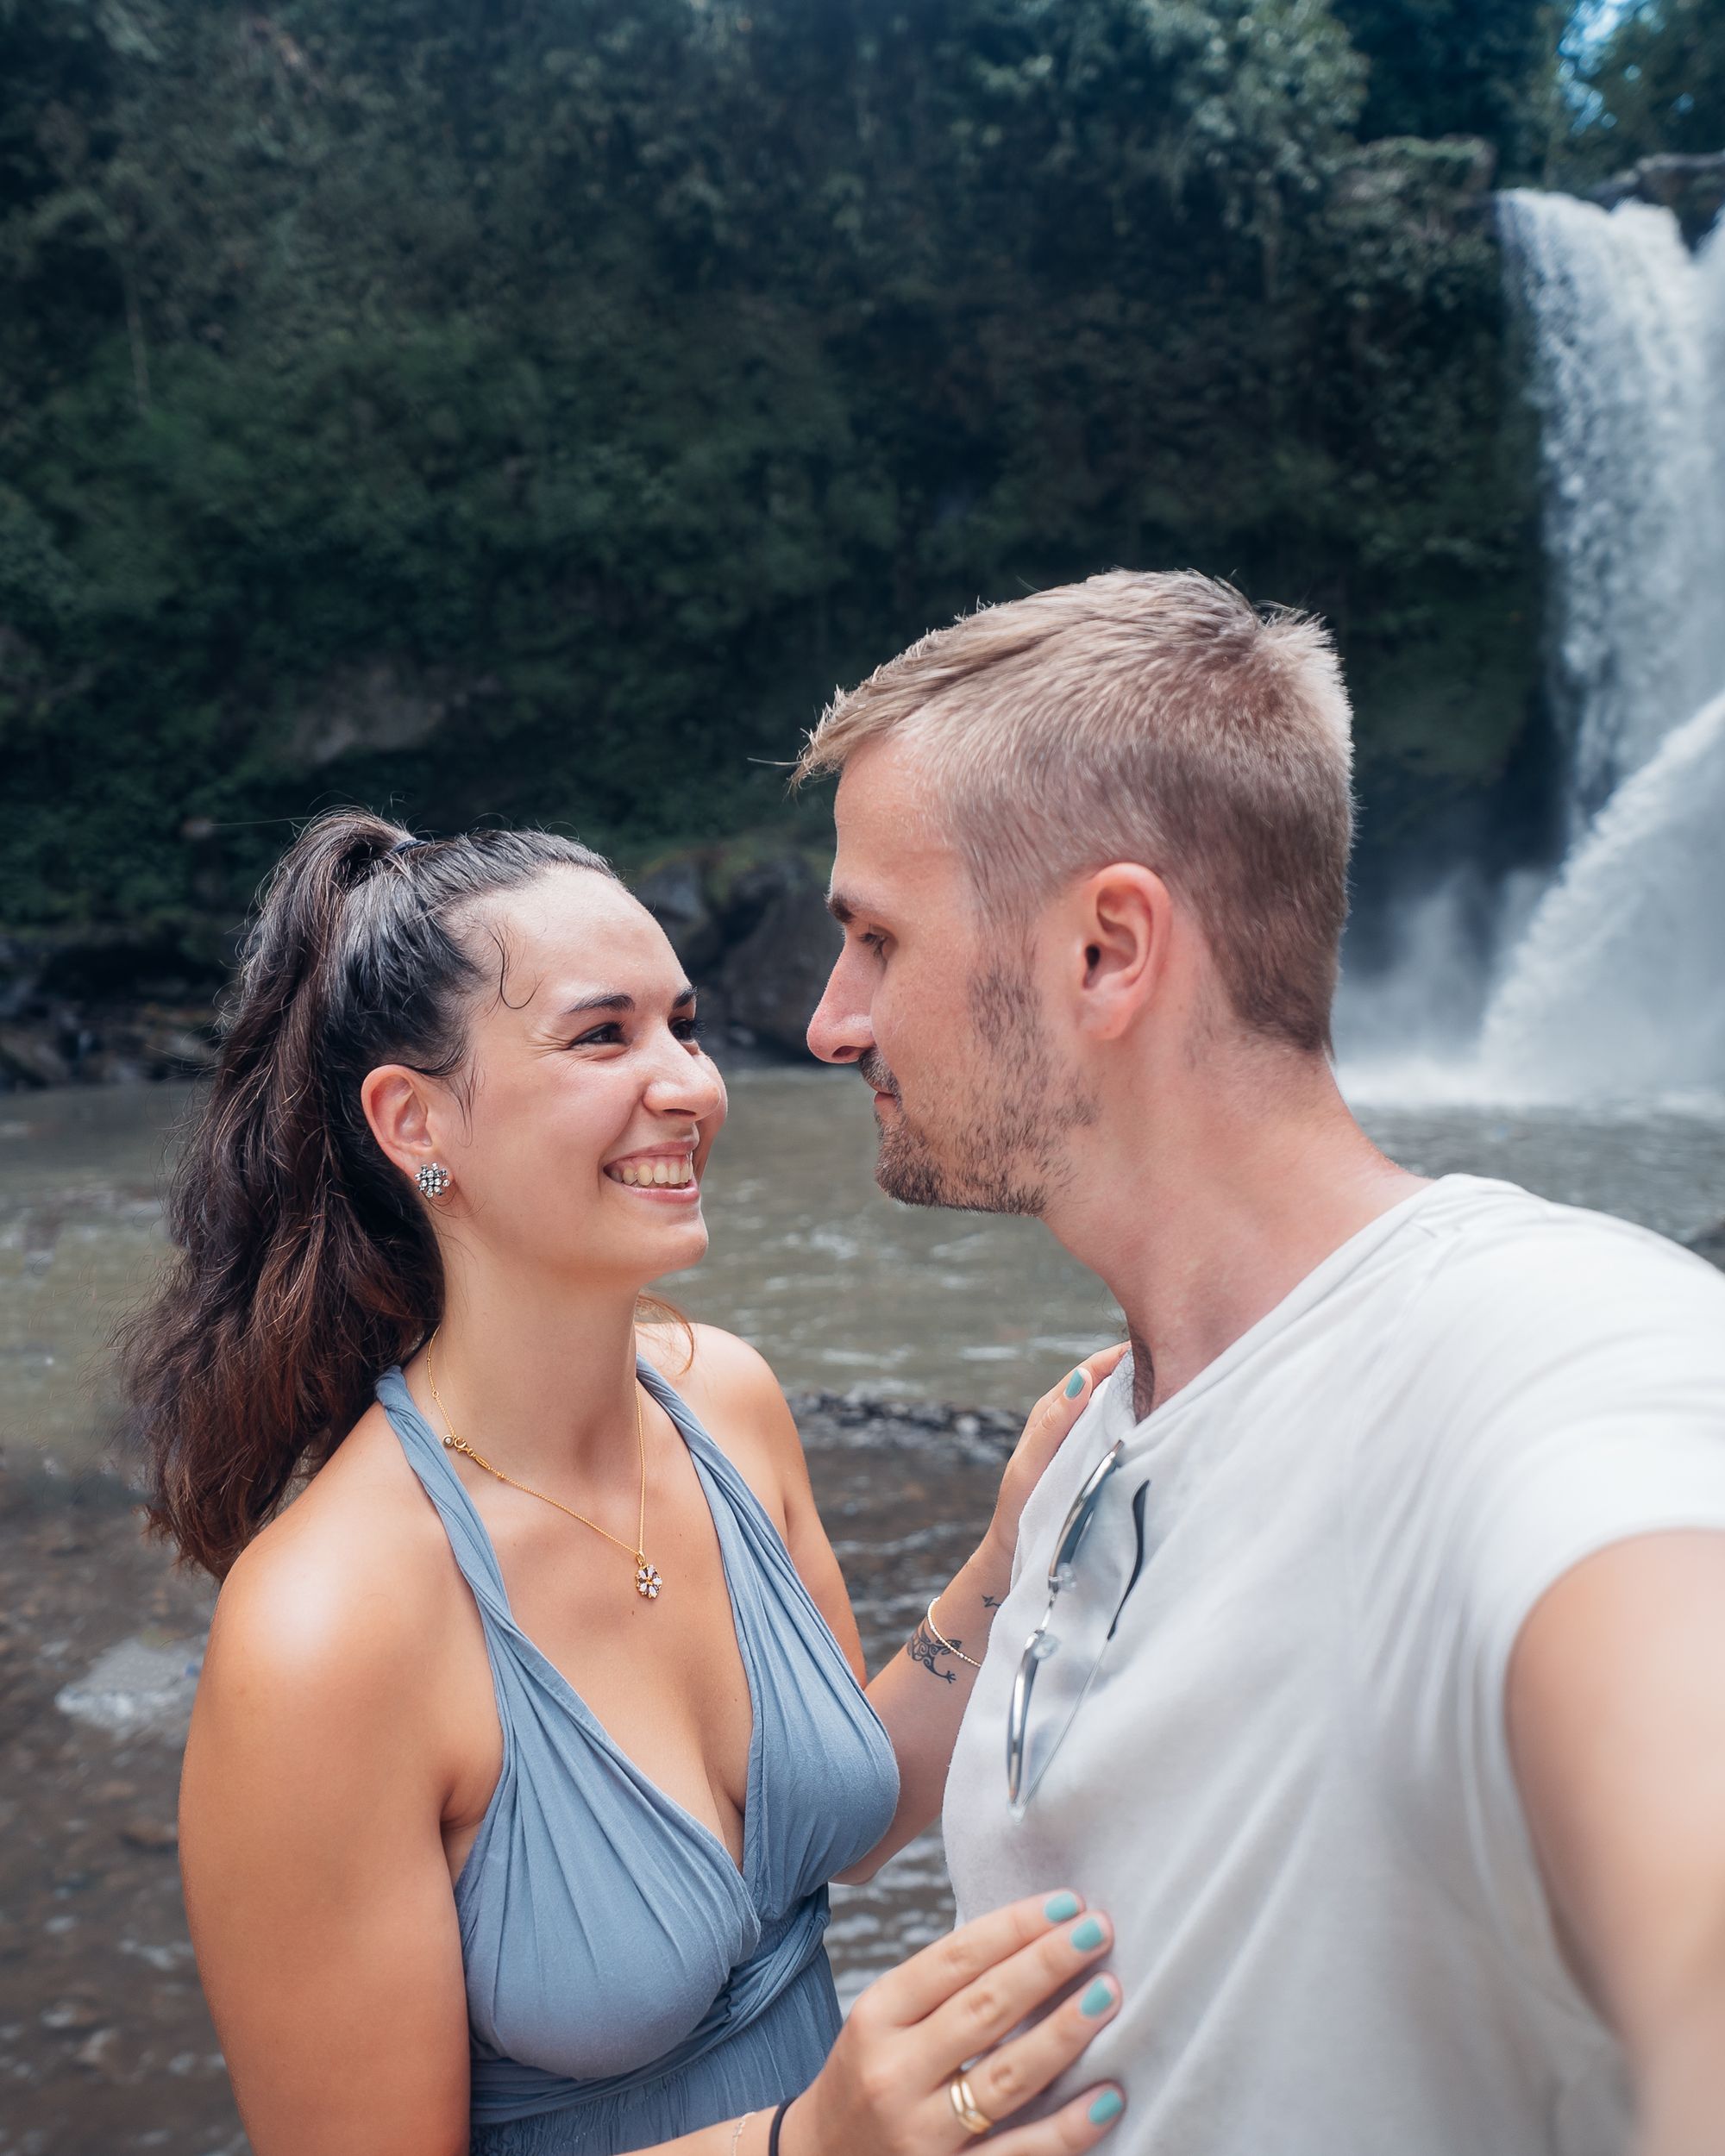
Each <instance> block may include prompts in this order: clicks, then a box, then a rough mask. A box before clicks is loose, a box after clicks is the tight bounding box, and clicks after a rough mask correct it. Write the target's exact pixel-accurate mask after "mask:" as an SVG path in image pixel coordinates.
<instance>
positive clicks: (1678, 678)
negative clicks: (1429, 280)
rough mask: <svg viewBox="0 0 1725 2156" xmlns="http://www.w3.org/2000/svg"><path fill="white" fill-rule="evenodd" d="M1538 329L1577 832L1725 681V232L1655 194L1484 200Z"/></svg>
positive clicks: (1562, 706) (1560, 669)
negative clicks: (1690, 235) (1654, 202)
mask: <svg viewBox="0 0 1725 2156" xmlns="http://www.w3.org/2000/svg"><path fill="white" fill-rule="evenodd" d="M1499 229H1500V231H1501V232H1502V237H1503V245H1504V253H1505V266H1506V269H1507V271H1508V273H1509V277H1510V279H1511V281H1512V285H1513V286H1514V288H1515V291H1516V293H1517V296H1518V298H1519V299H1520V302H1521V305H1522V306H1523V307H1524V308H1525V309H1526V310H1527V314H1528V316H1529V317H1531V323H1532V329H1533V335H1534V398H1535V400H1536V402H1537V404H1538V405H1539V408H1540V417H1541V447H1542V454H1543V461H1544V466H1545V484H1546V512H1545V524H1546V555H1547V558H1548V561H1549V562H1550V566H1551V571H1552V585H1553V599H1554V611H1555V619H1554V621H1553V624H1552V629H1553V675H1554V679H1553V698H1554V700H1555V702H1556V705H1557V710H1558V714H1559V719H1560V721H1561V723H1562V724H1563V725H1564V728H1565V733H1566V735H1567V737H1568V743H1569V750H1570V756H1571V771H1570V780H1569V797H1570V808H1571V832H1572V835H1578V833H1579V831H1580V830H1581V828H1582V827H1583V826H1584V824H1585V823H1586V821H1587V819H1588V818H1590V817H1591V816H1592V815H1593V814H1594V813H1595V812H1596V811H1597V810H1598V809H1600V808H1601V807H1603V805H1604V803H1605V802H1606V801H1607V800H1608V799H1609V797H1610V794H1611V791H1612V789H1613V788H1614V787H1615V786H1616V785H1617V784H1618V783H1619V782H1620V781H1621V780H1623V779H1625V778H1627V777H1628V774H1629V773H1630V772H1632V771H1634V769H1636V768H1637V767H1638V766H1640V764H1642V763H1645V762H1646V761H1647V758H1648V757H1649V756H1650V755H1652V754H1653V751H1654V750H1655V749H1657V748H1658V747H1659V743H1660V742H1661V741H1663V740H1664V739H1665V736H1666V735H1667V734H1669V733H1670V732H1671V730H1672V728H1673V727H1675V726H1678V725H1680V724H1682V723H1683V722H1684V720H1685V719H1686V718H1689V716H1690V715H1691V712H1693V711H1696V710H1697V709H1698V707H1699V706H1700V705H1701V704H1702V703H1703V701H1704V700H1705V699H1707V698H1708V697H1709V696H1712V695H1714V694H1716V693H1717V692H1718V691H1719V690H1720V689H1722V688H1725V446H1722V442H1721V435H1722V431H1725V351H1722V349H1721V346H1722V344H1725V248H1722V246H1721V244H1720V235H1717V234H1716V235H1714V237H1713V239H1712V240H1711V241H1709V243H1708V245H1707V246H1706V247H1705V248H1703V250H1702V252H1701V254H1700V255H1699V256H1695V255H1691V254H1690V252H1689V250H1688V248H1686V247H1685V246H1684V242H1683V237H1682V235H1681V234H1680V233H1679V232H1678V228H1677V222H1676V220H1675V219H1674V218H1673V217H1672V214H1671V212H1670V211H1669V210H1659V209H1654V208H1653V207H1652V206H1650V205H1649V204H1646V203H1640V202H1626V203H1624V204H1622V206H1621V207H1620V208H1618V209H1616V210H1612V211H1610V212H1609V213H1608V212H1607V211H1605V210H1600V209H1597V208H1596V207H1595V206H1594V204H1591V203H1586V202H1578V201H1577V200H1575V198H1574V197H1572V196H1569V195H1540V194H1534V193H1532V192H1530V191H1517V192H1515V193H1513V194H1508V195H1505V196H1503V197H1502V198H1501V200H1500V204H1499Z"/></svg>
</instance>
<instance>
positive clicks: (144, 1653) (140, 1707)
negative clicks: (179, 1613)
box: [54, 1639, 204, 1743]
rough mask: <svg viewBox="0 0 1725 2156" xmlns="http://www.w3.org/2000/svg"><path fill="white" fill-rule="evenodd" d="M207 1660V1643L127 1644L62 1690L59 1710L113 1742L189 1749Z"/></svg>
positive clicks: (57, 1701)
mask: <svg viewBox="0 0 1725 2156" xmlns="http://www.w3.org/2000/svg"><path fill="white" fill-rule="evenodd" d="M203 1657H204V1650H203V1645H202V1643H201V1642H199V1641H198V1640H194V1639H180V1640H174V1641H172V1642H169V1643H168V1644H166V1645H152V1644H150V1643H148V1642H147V1641H146V1640H143V1639H122V1641H121V1642H120V1644H119V1645H118V1646H116V1647H110V1648H109V1650H108V1651H107V1653H106V1654H104V1655H102V1656H99V1657H98V1658H97V1660H96V1662H95V1663H94V1664H91V1668H90V1670H89V1671H88V1672H87V1674H86V1675H85V1676H84V1677H80V1678H79V1679H78V1681H77V1682H76V1683H72V1684H67V1685H64V1686H62V1687H61V1689H60V1690H59V1691H58V1692H56V1693H55V1695H54V1705H55V1706H56V1707H57V1708H59V1709H60V1713H61V1714H69V1715H70V1716H71V1717H72V1720H74V1721H81V1722H88V1723H90V1724H91V1726H92V1727H95V1728H97V1729H105V1730H107V1731H108V1732H109V1733H110V1735H112V1736H116V1737H133V1736H140V1735H150V1736H156V1737H161V1738H165V1739H168V1740H169V1741H171V1742H173V1743H184V1742H185V1732H186V1727H187V1725H188V1723H189V1722H190V1720H191V1702H192V1697H193V1695H194V1694H195V1693H196V1691H197V1689H198V1670H199V1669H200V1668H201V1666H202V1664H203Z"/></svg>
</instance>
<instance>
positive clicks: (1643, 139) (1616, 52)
mask: <svg viewBox="0 0 1725 2156" xmlns="http://www.w3.org/2000/svg"><path fill="white" fill-rule="evenodd" d="M1578 76H1579V78H1580V80H1581V82H1582V83H1583V84H1584V86H1585V87H1586V88H1587V89H1588V90H1589V91H1591V92H1592V93H1593V97H1594V98H1595V99H1596V100H1597V103H1596V105H1590V106H1589V107H1588V109H1587V116H1586V117H1587V124H1586V126H1585V128H1584V132H1583V142H1582V148H1583V154H1584V159H1585V160H1586V161H1587V162H1588V163H1589V164H1590V166H1592V167H1593V168H1594V169H1595V170H1596V171H1605V172H1609V171H1613V170H1615V169H1617V168H1619V167H1621V166H1626V165H1633V164H1634V162H1635V160H1637V159H1638V158H1642V157H1648V156H1653V155H1656V154H1659V152H1661V151H1677V152H1679V153H1682V154H1689V155H1691V156H1692V155H1696V154H1707V153H1709V152H1716V151H1719V150H1725V0H1641V4H1640V6H1637V7H1632V8H1631V9H1629V10H1628V13H1627V14H1626V15H1625V16H1624V17H1623V20H1622V22H1620V23H1618V25H1617V26H1616V28H1615V29H1614V30H1613V32H1612V33H1611V34H1610V35H1609V37H1607V38H1605V39H1603V41H1601V42H1599V43H1598V44H1597V45H1596V46H1595V47H1593V48H1592V49H1591V50H1590V52H1589V53H1588V54H1587V56H1586V58H1585V59H1584V60H1583V61H1582V63H1581V65H1580V66H1579V67H1578Z"/></svg>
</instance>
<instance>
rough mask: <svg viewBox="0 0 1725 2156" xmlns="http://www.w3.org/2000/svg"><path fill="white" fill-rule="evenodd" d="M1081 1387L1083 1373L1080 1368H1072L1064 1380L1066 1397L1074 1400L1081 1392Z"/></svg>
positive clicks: (1082, 1387) (1082, 1384)
mask: <svg viewBox="0 0 1725 2156" xmlns="http://www.w3.org/2000/svg"><path fill="white" fill-rule="evenodd" d="M1083 1389H1084V1373H1083V1371H1082V1370H1074V1371H1073V1373H1072V1375H1071V1376H1070V1377H1069V1378H1068V1379H1067V1381H1066V1397H1067V1398H1068V1399H1069V1400H1076V1399H1077V1397H1078V1395H1079V1394H1080V1393H1082V1391H1083Z"/></svg>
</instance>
